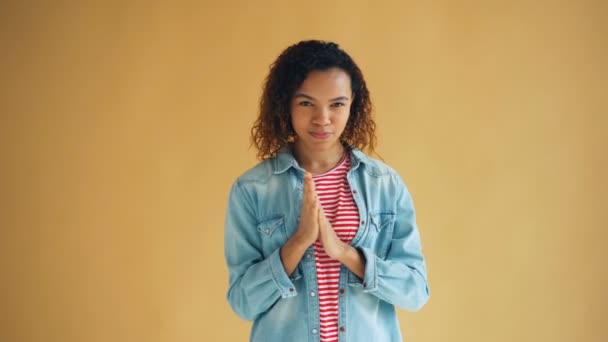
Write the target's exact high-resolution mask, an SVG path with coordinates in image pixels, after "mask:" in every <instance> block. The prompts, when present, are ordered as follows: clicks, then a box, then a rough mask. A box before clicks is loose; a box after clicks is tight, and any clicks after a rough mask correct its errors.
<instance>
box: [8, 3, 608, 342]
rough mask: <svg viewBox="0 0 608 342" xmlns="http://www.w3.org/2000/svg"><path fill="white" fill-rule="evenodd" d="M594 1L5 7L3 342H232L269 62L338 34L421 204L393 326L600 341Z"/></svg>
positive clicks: (605, 303) (243, 328)
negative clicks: (233, 197)
mask: <svg viewBox="0 0 608 342" xmlns="http://www.w3.org/2000/svg"><path fill="white" fill-rule="evenodd" d="M607 4H608V2H606V1H601V0H598V1H582V0H578V1H484V0H477V1H448V0H444V1H375V2H372V1H353V0H351V1H214V2H210V1H209V2H201V1H193V2H191V3H178V2H170V1H117V2H113V3H110V2H107V1H92V2H77V1H73V2H67V1H65V2H59V1H46V2H44V1H28V2H26V1H23V2H18V1H12V2H7V1H3V2H2V4H1V5H0V19H1V21H0V44H1V46H0V47H1V52H0V61H1V64H0V67H1V69H0V71H1V75H2V76H1V81H0V86H1V88H0V90H1V92H0V96H1V102H0V103H1V108H0V110H1V121H0V123H1V125H0V146H1V147H0V148H1V149H0V152H1V159H0V160H1V162H2V164H1V169H0V176H1V178H0V179H1V180H0V194H1V198H0V201H1V203H0V204H1V205H0V267H1V269H0V277H1V279H0V340H1V341H6V342H25V341H27V342H30V341H31V342H34V341H36V342H38V341H40V342H43V341H44V342H55V341H57V342H76V341H78V342H80V341H86V342H98V341H99V342H110V341H111V342H133V341H146V342H157V341H158V342H160V341H172V342H177V341H179V342H190V341H192V342H193V341H245V340H246V339H247V337H248V333H249V327H250V325H249V323H248V322H245V321H241V320H240V319H239V318H237V316H236V315H234V314H233V313H232V312H231V311H230V309H229V306H228V304H227V302H226V300H225V293H226V288H227V269H226V267H225V264H224V258H223V219H224V211H225V205H226V200H227V195H228V191H229V188H230V185H231V183H232V181H233V180H234V179H235V177H237V176H238V175H239V174H240V173H242V172H243V171H245V170H246V169H247V168H249V167H251V166H252V165H253V164H254V163H255V158H254V155H255V151H254V150H253V149H250V148H249V129H250V127H251V124H252V122H253V120H254V118H255V116H256V112H257V101H258V99H259V96H260V93H261V85H262V81H263V78H264V77H265V75H266V73H267V71H268V65H269V64H270V63H271V62H272V61H273V60H274V59H275V58H276V56H277V55H278V54H279V52H280V51H281V50H283V49H284V48H285V47H287V46H288V45H290V44H292V43H295V42H297V41H299V40H302V39H309V38H320V39H326V40H335V41H337V42H338V43H340V44H341V46H342V47H343V48H344V49H345V50H346V51H348V52H349V53H350V54H351V55H352V56H353V57H354V58H355V60H356V61H357V62H358V63H359V65H360V67H361V68H362V69H363V72H364V74H365V76H366V78H367V82H368V86H369V88H370V90H371V94H372V99H373V101H374V104H375V114H376V120H377V123H378V125H379V141H380V144H379V148H378V151H379V153H380V154H381V156H382V157H384V159H385V160H386V162H387V163H389V164H390V165H392V166H393V167H394V168H396V169H397V170H398V171H399V172H400V174H401V175H402V176H403V178H404V179H405V181H406V183H407V184H408V186H409V188H410V190H411V192H412V194H413V196H414V201H415V205H416V208H417V212H418V223H419V227H420V231H421V235H422V242H423V249H424V252H425V255H426V257H427V263H428V270H429V282H430V287H431V299H430V301H429V303H428V304H427V306H425V307H424V308H423V310H422V311H420V312H417V313H409V312H400V313H399V316H400V318H401V324H402V328H403V333H404V336H405V340H406V341H416V342H425V341H450V342H452V341H453V342H461V341H462V342H465V341H467V342H472V341H480V342H481V341H492V342H500V341H552V342H561V341H563V342H566V341H568V342H570V341H592V342H600V341H608V328H607V321H606V320H607V319H608V294H607V292H608V291H607V290H608V274H607V273H608V267H607V266H606V262H607V261H608V252H607V248H606V246H605V245H606V243H607V242H608V232H607V228H608V226H607V222H608V214H607V213H608V210H607V209H608V208H607V200H606V194H607V193H608V186H607V183H608V182H607V181H606V176H608V158H607V156H608V152H607V148H608V110H607V109H608V106H607V100H606V97H607V96H608V87H607V81H606V80H607V79H608V74H607V67H606V63H607V62H606V61H607V60H608V56H607V52H608V47H607V42H608V29H607V24H606V23H607V22H608V6H607Z"/></svg>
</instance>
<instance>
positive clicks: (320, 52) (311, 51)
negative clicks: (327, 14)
mask: <svg viewBox="0 0 608 342" xmlns="http://www.w3.org/2000/svg"><path fill="white" fill-rule="evenodd" d="M330 68H339V69H342V70H344V71H345V72H346V73H347V74H348V75H349V76H350V80H351V89H352V92H353V102H352V104H351V108H350V116H349V119H348V122H347V123H346V127H345V129H344V132H343V133H342V136H341V137H340V139H341V141H342V142H343V143H345V144H347V145H350V146H354V147H357V148H359V149H367V150H368V151H369V152H375V151H374V147H375V145H376V135H375V129H376V124H375V123H374V121H373V120H372V118H371V112H372V103H371V100H370V95H369V91H368V89H367V86H366V84H365V79H364V78H363V74H362V73H361V70H360V69H359V67H358V66H357V64H355V62H354V61H353V59H352V58H351V57H350V56H349V55H348V54H347V53H346V52H344V50H342V49H341V48H340V47H339V46H338V44H336V43H334V42H326V41H321V40H306V41H301V42H299V43H297V44H294V45H291V46H289V47H288V48H287V49H285V51H283V52H282V53H281V54H280V55H279V57H278V58H277V59H276V61H275V62H274V63H273V64H271V65H270V72H269V74H268V76H267V77H266V80H265V82H264V87H263V93H262V97H261V99H260V112H259V116H258V118H257V120H256V121H255V123H254V125H253V127H252V129H251V142H252V144H253V145H255V147H256V148H257V150H258V154H257V156H258V158H259V159H260V160H265V159H270V158H273V157H275V156H276V155H277V153H278V152H279V150H280V149H281V148H283V147H284V146H286V145H288V144H290V143H292V142H294V140H295V137H296V133H295V131H294V129H293V127H292V124H291V117H290V111H291V107H290V103H291V99H292V96H293V94H294V92H295V91H296V90H297V89H298V88H299V87H300V86H301V85H302V82H304V80H305V79H306V77H307V76H308V74H309V73H310V72H311V71H315V70H321V71H324V70H328V69H330Z"/></svg>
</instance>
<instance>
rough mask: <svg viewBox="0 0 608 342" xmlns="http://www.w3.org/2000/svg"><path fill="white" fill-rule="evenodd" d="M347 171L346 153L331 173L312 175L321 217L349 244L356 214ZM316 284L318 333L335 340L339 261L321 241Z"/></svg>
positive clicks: (317, 249) (356, 225)
mask: <svg viewBox="0 0 608 342" xmlns="http://www.w3.org/2000/svg"><path fill="white" fill-rule="evenodd" d="M349 170H350V153H345V154H344V157H342V159H341V160H340V162H338V164H337V165H336V166H335V167H334V168H333V169H331V170H329V171H328V172H326V173H323V174H320V175H314V176H313V177H312V178H313V180H314V182H315V190H316V192H317V196H318V197H319V201H320V202H321V207H322V208H323V210H324V212H325V216H326V217H327V220H328V221H329V223H331V226H332V227H333V228H334V231H335V232H336V235H338V237H339V238H340V239H341V240H342V241H344V242H346V243H349V242H350V241H351V240H352V239H353V238H354V237H355V235H356V234H357V229H358V228H359V211H358V210H357V205H356V204H355V201H354V200H353V195H352V194H351V191H350V186H348V181H347V179H346V174H347V172H348V171H349ZM314 249H315V262H316V266H317V282H318V285H319V294H318V295H319V296H318V298H319V309H320V328H321V329H320V330H321V331H320V334H321V336H320V337H321V342H328V341H337V340H338V300H339V294H338V280H339V278H340V267H341V265H340V262H339V261H338V260H336V259H331V258H330V257H329V256H328V255H327V253H325V249H323V245H322V244H321V241H319V240H317V241H316V242H315V243H314Z"/></svg>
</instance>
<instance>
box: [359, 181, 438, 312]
mask: <svg viewBox="0 0 608 342" xmlns="http://www.w3.org/2000/svg"><path fill="white" fill-rule="evenodd" d="M393 177H395V179H396V185H397V192H396V194H397V198H396V201H397V202H396V217H395V226H394V230H393V235H392V240H391V242H390V247H389V249H388V252H387V255H386V258H385V259H382V258H379V257H378V256H377V255H376V254H375V253H374V251H373V250H372V249H370V248H365V247H360V248H359V250H361V252H362V253H363V255H364V256H365V259H366V264H365V273H364V278H363V280H361V279H359V278H358V277H357V276H355V275H354V274H352V277H353V278H355V279H356V280H355V282H354V284H352V283H351V284H352V285H354V286H362V287H363V291H364V292H367V293H370V294H373V295H375V296H377V297H378V298H380V299H382V300H384V301H386V302H388V303H391V304H393V305H395V306H397V307H399V308H402V309H405V310H409V311H418V310H420V309H421V308H422V306H424V304H425V303H426V302H427V301H428V299H429V295H430V291H429V287H428V282H427V272H426V264H425V261H424V257H423V255H422V247H421V243H420V234H419V232H418V229H417V225H416V215H415V211H414V205H413V202H412V198H411V196H410V194H409V192H408V190H407V188H406V187H405V184H403V182H402V180H401V179H400V178H399V176H393Z"/></svg>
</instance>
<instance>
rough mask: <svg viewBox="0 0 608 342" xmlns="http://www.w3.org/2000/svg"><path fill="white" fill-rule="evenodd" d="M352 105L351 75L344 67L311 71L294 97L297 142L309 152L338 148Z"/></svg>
mask: <svg viewBox="0 0 608 342" xmlns="http://www.w3.org/2000/svg"><path fill="white" fill-rule="evenodd" d="M351 104H352V90H351V85H350V76H349V75H348V74H347V73H346V72H345V71H344V70H342V69H338V68H331V69H328V70H323V71H321V70H315V71H311V72H310V73H309V74H308V76H307V77H306V79H305V80H304V82H302V85H301V86H300V88H298V89H297V90H296V92H295V93H294V95H293V97H292V100H291V123H292V126H293V128H294V130H295V131H296V134H297V136H298V138H297V141H296V145H299V146H298V147H299V148H304V149H306V150H308V151H309V152H315V151H322V150H328V149H331V148H336V147H339V146H340V136H341V135H342V132H343V131H344V128H345V127H346V123H347V122H348V117H349V115H350V106H351Z"/></svg>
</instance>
